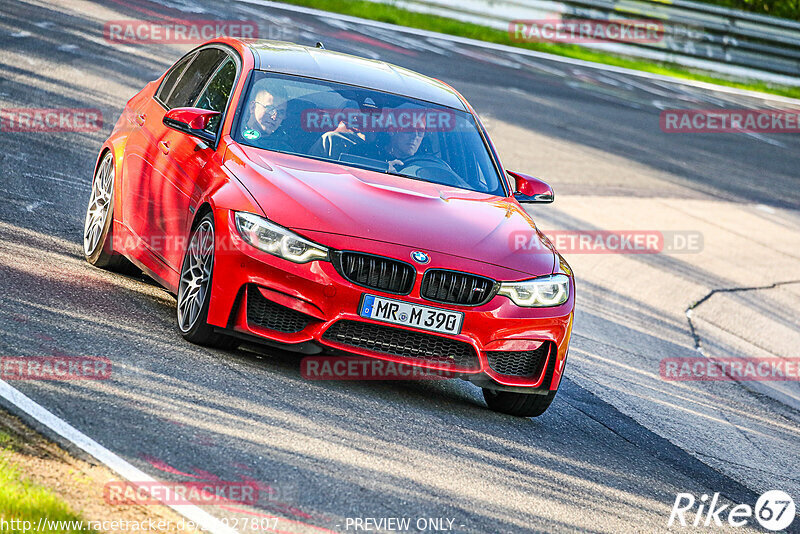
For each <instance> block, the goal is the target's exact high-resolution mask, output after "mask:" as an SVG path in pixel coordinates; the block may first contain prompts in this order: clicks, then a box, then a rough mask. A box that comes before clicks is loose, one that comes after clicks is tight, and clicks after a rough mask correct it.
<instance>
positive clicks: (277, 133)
mask: <svg viewBox="0 0 800 534" xmlns="http://www.w3.org/2000/svg"><path fill="white" fill-rule="evenodd" d="M250 94H251V96H250V102H249V103H248V107H247V109H248V117H249V118H248V120H247V121H246V122H245V123H244V125H243V126H242V137H243V138H244V139H246V140H247V141H248V143H249V144H251V145H252V146H256V147H258V148H265V149H267V150H279V151H288V152H291V151H292V143H291V138H290V137H289V134H288V133H287V132H286V130H285V129H284V128H283V126H282V124H283V120H284V119H285V118H286V101H287V97H286V90H285V89H284V88H283V86H282V85H281V82H280V80H271V79H268V78H264V79H261V80H259V81H257V82H256V83H255V85H254V86H253V90H252V91H251V93H250Z"/></svg>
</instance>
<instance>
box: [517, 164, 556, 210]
mask: <svg viewBox="0 0 800 534" xmlns="http://www.w3.org/2000/svg"><path fill="white" fill-rule="evenodd" d="M507 172H508V175H509V176H511V177H512V178H513V179H514V180H516V182H517V187H516V188H515V191H514V198H516V199H517V202H519V203H520V204H538V203H542V204H545V203H549V202H552V201H553V200H555V194H554V193H553V188H552V187H550V186H549V185H547V184H546V183H545V182H543V181H542V180H540V179H538V178H534V177H533V176H528V175H527V174H520V173H518V172H513V171H507Z"/></svg>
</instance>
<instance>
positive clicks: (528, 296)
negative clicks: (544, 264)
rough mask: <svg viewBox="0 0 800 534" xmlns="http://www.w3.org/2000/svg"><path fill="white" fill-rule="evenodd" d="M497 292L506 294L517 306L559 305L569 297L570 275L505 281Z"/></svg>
mask: <svg viewBox="0 0 800 534" xmlns="http://www.w3.org/2000/svg"><path fill="white" fill-rule="evenodd" d="M497 294H498V295H505V296H506V297H508V298H510V299H511V300H512V301H513V302H514V304H516V305H517V306H522V307H525V308H545V307H548V306H558V305H559V304H564V303H565V302H566V301H567V299H568V298H569V277H568V276H566V275H563V274H554V275H551V276H543V277H541V278H534V279H533V280H523V281H522V282H503V283H502V284H500V291H498V292H497Z"/></svg>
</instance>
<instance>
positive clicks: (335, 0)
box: [281, 0, 800, 98]
mask: <svg viewBox="0 0 800 534" xmlns="http://www.w3.org/2000/svg"><path fill="white" fill-rule="evenodd" d="M281 1H282V2H284V3H287V4H294V5H298V6H304V7H311V8H315V9H321V10H324V11H332V12H335V13H341V14H343V15H351V16H354V17H360V18H363V19H370V20H377V21H380V22H387V23H390V24H397V25H399V26H407V27H409V28H417V29H421V30H429V31H434V32H438V33H445V34H448V35H456V36H459V37H467V38H470V39H477V40H480V41H487V42H490V43H497V44H503V45H508V46H513V47H517V48H526V49H529V50H537V51H540V52H547V53H550V54H556V55H559V56H565V57H570V58H575V59H583V60H586V61H593V62H596V63H603V64H605V65H614V66H617V67H625V68H628V69H634V70H640V71H644V72H652V73H654V74H662V75H664V76H671V77H673V78H681V79H686V80H696V81H701V82H709V83H714V84H718V85H724V86H727V87H735V88H738V89H749V90H752V91H760V92H763V93H770V94H776V95H782V96H788V97H793V98H800V87H789V86H782V85H772V84H768V83H765V82H761V81H755V80H754V81H747V82H742V81H736V80H731V79H727V78H724V77H720V76H718V75H714V74H709V73H706V72H701V71H696V70H692V69H687V68H686V67H682V66H680V65H676V64H674V63H662V62H651V61H643V60H639V59H633V58H629V57H623V56H617V55H614V54H608V53H605V52H598V51H595V50H590V49H587V48H583V47H580V46H577V45H571V44H562V43H516V42H514V41H512V40H511V38H510V37H509V35H508V33H507V32H505V31H501V30H497V29H494V28H488V27H486V26H481V25H478V24H472V23H469V22H461V21H458V20H454V19H449V18H446V17H440V16H436V15H428V14H423V13H415V12H413V11H408V10H406V9H402V8H398V7H396V6H393V5H389V4H381V3H376V2H370V1H368V0H281Z"/></svg>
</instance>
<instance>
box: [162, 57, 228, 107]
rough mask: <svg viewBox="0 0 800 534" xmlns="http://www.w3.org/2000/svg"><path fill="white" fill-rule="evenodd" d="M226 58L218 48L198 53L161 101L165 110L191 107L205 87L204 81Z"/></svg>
mask: <svg viewBox="0 0 800 534" xmlns="http://www.w3.org/2000/svg"><path fill="white" fill-rule="evenodd" d="M226 57H228V55H227V54H226V53H225V52H223V51H222V50H220V49H218V48H207V49H205V50H201V51H200V52H198V53H197V55H196V56H195V57H194V59H193V60H192V62H191V63H189V65H188V66H187V67H186V68H185V69H184V71H183V72H182V73H181V75H180V77H179V78H178V81H177V82H176V83H175V87H174V88H173V89H172V92H170V94H169V96H167V98H166V100H163V102H164V103H165V104H166V106H167V108H168V109H172V108H183V107H187V106H191V105H192V104H193V103H194V101H195V100H197V97H198V96H199V95H200V92H201V91H202V90H203V87H205V85H206V81H207V80H208V79H209V78H210V77H211V74H212V73H213V72H214V71H215V70H216V68H217V66H218V65H219V64H220V62H221V61H222V60H223V59H225V58H226Z"/></svg>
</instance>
